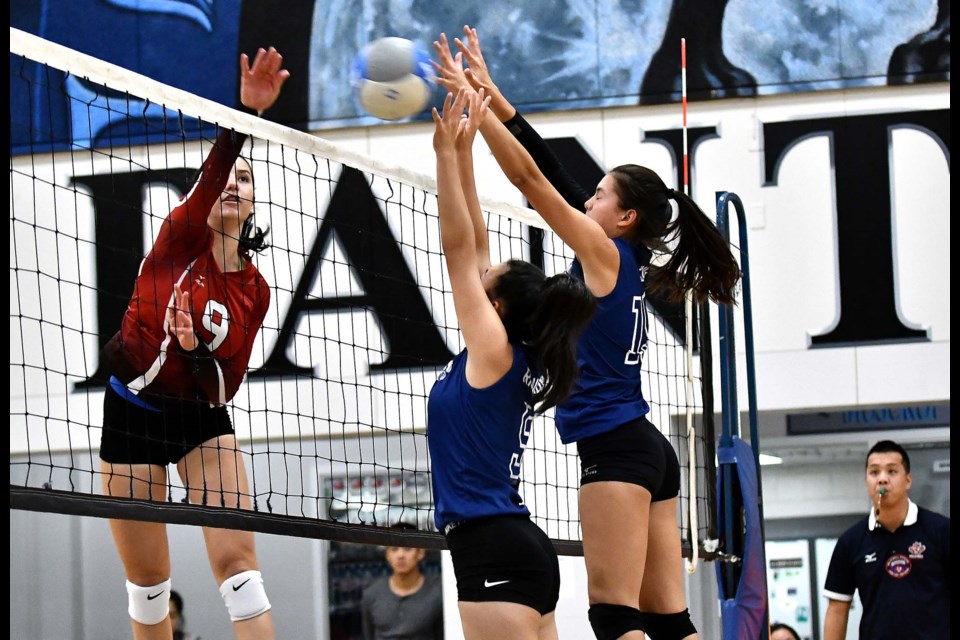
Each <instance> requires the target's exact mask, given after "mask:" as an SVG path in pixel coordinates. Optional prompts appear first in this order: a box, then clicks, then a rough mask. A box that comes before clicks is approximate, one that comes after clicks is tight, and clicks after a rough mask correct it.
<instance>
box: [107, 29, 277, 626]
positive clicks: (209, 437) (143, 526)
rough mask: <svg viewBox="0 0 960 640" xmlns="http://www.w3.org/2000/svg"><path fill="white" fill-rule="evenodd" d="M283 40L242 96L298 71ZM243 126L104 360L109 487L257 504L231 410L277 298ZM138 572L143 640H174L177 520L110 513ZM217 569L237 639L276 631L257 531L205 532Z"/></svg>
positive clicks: (249, 103) (167, 224)
mask: <svg viewBox="0 0 960 640" xmlns="http://www.w3.org/2000/svg"><path fill="white" fill-rule="evenodd" d="M282 64H283V58H282V57H281V56H280V54H279V53H277V51H276V49H274V48H272V47H271V48H270V50H269V51H265V50H263V49H260V50H259V51H258V52H257V55H256V57H255V58H254V60H253V64H252V66H251V64H250V61H249V60H248V58H247V56H246V55H242V56H241V57H240V70H241V71H240V101H241V103H242V104H243V105H244V106H245V107H247V108H248V109H253V110H256V111H257V112H258V113H262V112H263V111H264V110H266V109H268V108H269V107H270V106H272V105H273V103H274V102H275V101H276V99H277V97H278V96H279V94H280V88H281V87H282V85H283V83H284V82H285V81H286V79H287V78H288V77H289V75H290V74H289V72H288V71H286V70H285V69H282V68H281V67H282ZM245 139H246V136H245V135H242V134H238V133H236V132H233V131H226V130H221V131H220V133H219V135H218V136H217V141H216V143H215V144H214V147H213V148H212V149H211V150H210V153H209V155H208V156H207V159H206V160H205V161H204V163H203V166H202V168H201V170H200V177H199V179H198V181H197V184H196V185H195V186H194V187H193V189H192V190H191V191H190V193H189V194H188V195H187V196H186V197H184V198H183V199H181V201H180V202H179V203H178V205H177V207H176V208H175V209H174V210H173V211H172V212H171V213H170V215H169V216H168V217H167V219H166V220H165V221H164V223H163V225H162V228H161V230H160V233H159V235H158V237H157V240H156V242H155V244H154V246H153V248H152V250H151V251H150V253H149V254H148V255H147V257H146V258H145V259H144V261H143V263H142V265H141V266H140V273H139V274H138V276H137V281H136V285H135V287H134V292H133V297H132V298H131V299H130V304H129V305H128V307H127V311H126V313H125V315H124V318H123V323H122V327H121V329H120V331H119V332H118V333H117V335H115V336H114V337H113V338H112V339H111V340H110V341H109V342H108V343H107V345H106V347H105V348H104V352H103V356H102V357H103V358H104V359H105V363H106V365H107V368H108V370H109V371H110V372H111V373H112V374H113V375H112V376H111V379H110V385H109V387H108V388H107V390H106V393H105V394H104V424H103V435H102V440H101V446H100V458H101V470H102V471H103V486H104V492H105V493H106V494H108V495H110V496H121V497H129V498H139V499H152V500H157V501H164V500H166V499H167V496H166V493H167V467H168V465H169V464H171V463H173V464H176V465H177V472H178V473H179V474H180V478H181V479H182V480H183V483H184V486H185V487H187V489H188V492H187V493H188V497H189V499H190V501H191V502H194V503H204V504H209V505H221V506H224V507H227V508H241V509H249V508H250V506H251V504H250V490H249V484H248V482H247V475H246V470H245V469H244V465H243V461H242V459H241V457H240V452H239V451H238V449H237V443H236V437H235V436H234V431H233V426H232V425H231V423H230V417H229V414H228V413H227V409H226V406H225V405H226V403H227V402H229V401H230V400H231V399H232V398H233V396H234V394H236V392H237V389H238V388H239V387H240V383H241V382H242V381H243V377H244V374H245V373H246V369H247V364H248V360H249V357H250V351H251V349H252V346H253V342H254V339H255V338H256V335H257V331H259V329H260V326H261V324H262V323H263V319H264V316H265V315H266V312H267V307H268V306H269V303H270V289H269V287H268V285H267V282H266V281H265V280H264V278H263V276H261V275H260V272H259V271H257V268H256V267H255V266H254V265H253V263H252V262H251V261H250V252H251V251H259V250H262V249H263V248H264V247H265V243H264V235H265V234H264V232H263V231H261V230H260V229H257V228H256V226H255V225H254V224H253V220H252V219H251V216H252V215H253V173H252V171H251V167H250V164H249V163H248V162H247V161H246V160H245V159H243V158H241V157H240V150H241V147H242V146H243V143H244V141H245ZM110 526H111V529H112V531H113V538H114V541H115V542H116V545H117V550H118V552H119V554H120V559H121V560H122V561H123V566H124V569H125V572H126V577H127V593H128V599H129V606H128V612H129V614H130V617H131V618H132V625H133V635H134V638H136V639H137V640H152V639H155V638H164V639H169V638H170V637H171V634H172V630H171V626H170V619H169V616H168V611H169V606H168V601H169V599H170V588H171V582H170V553H169V547H168V544H167V532H166V525H165V524H163V523H155V522H137V521H130V520H111V521H110ZM203 534H204V539H205V541H206V546H207V554H208V556H209V558H210V566H211V568H212V569H213V573H214V577H215V578H216V580H217V583H218V584H220V594H221V595H222V596H223V599H224V603H225V604H226V607H227V611H228V613H229V614H230V619H231V620H232V621H233V629H234V633H235V635H236V637H237V638H240V639H247V638H251V639H252V638H257V639H268V640H269V639H271V638H273V637H274V628H273V617H272V614H271V613H270V612H269V610H270V602H269V600H268V599H267V595H266V592H265V590H264V588H263V580H262V578H261V575H260V572H259V571H258V565H257V558H256V551H255V549H254V538H253V532H250V531H235V530H227V529H214V528H209V527H205V528H204V529H203Z"/></svg>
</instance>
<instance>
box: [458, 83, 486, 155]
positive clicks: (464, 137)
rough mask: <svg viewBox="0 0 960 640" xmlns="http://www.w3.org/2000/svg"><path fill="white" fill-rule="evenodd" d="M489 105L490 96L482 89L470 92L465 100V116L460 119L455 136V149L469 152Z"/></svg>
mask: <svg viewBox="0 0 960 640" xmlns="http://www.w3.org/2000/svg"><path fill="white" fill-rule="evenodd" d="M489 105H490V96H488V95H486V91H485V90H484V89H482V88H481V89H480V91H470V92H469V94H468V98H467V114H468V115H467V116H466V117H462V118H460V128H459V132H458V135H457V148H458V149H463V150H469V149H472V147H473V140H474V138H476V137H477V131H479V130H480V125H481V124H482V123H483V118H484V117H485V116H486V114H487V111H488V109H487V107H488V106H489Z"/></svg>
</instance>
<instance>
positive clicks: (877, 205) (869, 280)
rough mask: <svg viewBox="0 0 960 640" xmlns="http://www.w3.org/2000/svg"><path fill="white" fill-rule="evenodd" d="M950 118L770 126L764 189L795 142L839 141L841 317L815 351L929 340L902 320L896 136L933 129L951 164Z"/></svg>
mask: <svg viewBox="0 0 960 640" xmlns="http://www.w3.org/2000/svg"><path fill="white" fill-rule="evenodd" d="M949 115H950V112H949V110H946V109H941V110H936V111H910V112H902V113H885V114H880V115H865V116H848V117H843V118H823V119H817V120H797V121H791V122H777V123H771V124H764V125H763V140H764V165H765V170H766V175H767V182H766V184H765V186H771V185H776V184H777V171H778V169H779V167H780V161H781V160H782V159H783V157H784V155H785V154H786V153H787V151H788V150H789V149H790V148H791V147H792V146H793V145H794V144H796V143H797V142H799V141H800V140H802V139H804V138H808V137H810V136H813V135H817V134H826V135H830V136H832V140H833V144H832V154H833V157H832V158H831V159H830V160H831V163H832V165H833V167H834V171H835V180H834V183H835V184H836V203H837V247H838V254H839V263H840V264H839V268H840V319H839V321H838V322H837V326H836V327H834V328H833V330H831V331H829V332H828V333H826V334H824V335H819V336H813V338H812V342H813V345H814V346H837V345H840V344H851V343H870V342H886V341H904V340H922V339H926V332H924V331H920V330H917V329H910V328H909V327H906V326H904V324H903V322H901V321H900V318H899V317H898V316H897V308H896V292H895V291H894V279H893V275H894V274H893V230H892V213H891V197H890V192H891V185H890V149H889V147H890V131H891V130H892V129H894V128H897V127H913V128H919V129H924V130H926V131H929V132H930V133H931V134H932V135H933V136H935V137H937V138H939V141H940V143H941V145H942V146H943V147H944V148H945V151H946V154H947V159H948V160H949V157H950V122H949ZM944 188H948V185H944Z"/></svg>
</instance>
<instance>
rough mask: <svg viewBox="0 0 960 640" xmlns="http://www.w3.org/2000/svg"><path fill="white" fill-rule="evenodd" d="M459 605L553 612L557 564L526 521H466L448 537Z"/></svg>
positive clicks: (546, 544)
mask: <svg viewBox="0 0 960 640" xmlns="http://www.w3.org/2000/svg"><path fill="white" fill-rule="evenodd" d="M447 548H449V549H450V556H451V558H452V560H453V571H454V574H455V575H456V577H457V599H458V600H459V601H460V602H515V603H517V604H522V605H525V606H527V607H530V608H531V609H536V610H537V611H539V612H540V615H546V614H548V613H550V612H551V611H553V610H554V609H556V608H557V600H559V599H560V562H559V561H558V560H557V552H556V551H555V550H554V548H553V545H552V544H551V543H550V539H549V538H548V537H547V534H545V533H544V532H543V530H542V529H540V527H538V526H537V525H535V524H534V523H533V521H532V520H531V519H530V518H529V517H527V516H492V517H489V518H478V519H476V520H468V521H466V522H464V523H462V524H459V525H457V526H456V527H455V528H454V529H453V530H452V531H450V533H448V534H447Z"/></svg>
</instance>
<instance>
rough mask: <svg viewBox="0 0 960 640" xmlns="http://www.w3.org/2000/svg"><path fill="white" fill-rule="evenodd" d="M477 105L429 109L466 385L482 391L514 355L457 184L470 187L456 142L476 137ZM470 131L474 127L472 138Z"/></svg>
mask: <svg viewBox="0 0 960 640" xmlns="http://www.w3.org/2000/svg"><path fill="white" fill-rule="evenodd" d="M468 100H470V102H471V109H470V115H469V117H467V118H464V117H462V116H463V110H464V107H465V105H466V104H467V102H468ZM480 100H481V96H479V95H477V94H475V93H468V92H467V91H465V90H460V91H458V92H457V97H456V98H454V97H453V95H452V94H448V95H447V98H446V100H445V101H444V105H443V115H440V114H439V113H438V112H437V110H436V108H434V109H433V121H434V125H435V129H434V135H433V148H434V151H435V152H436V154H437V208H438V210H439V216H440V243H441V245H442V247H443V254H444V258H445V259H446V263H447V272H448V273H449V275H450V286H451V288H452V289H453V302H454V306H455V308H456V310H457V319H458V320H459V322H460V330H461V331H462V332H463V339H464V342H465V343H466V345H467V352H468V356H467V380H468V381H469V382H470V384H471V385H473V386H475V387H479V388H482V387H486V386H489V385H491V384H493V383H494V382H496V381H497V380H499V379H500V378H501V377H502V376H503V374H504V373H506V372H507V371H508V370H509V368H510V365H511V363H512V362H513V350H512V348H511V347H510V343H509V342H508V340H507V332H506V329H504V327H503V323H502V322H500V317H499V316H498V315H497V312H496V310H495V309H494V308H493V305H491V304H490V300H489V299H488V298H487V294H486V292H485V291H484V289H483V283H482V282H481V279H480V278H481V274H480V271H479V267H478V258H477V242H476V239H475V231H474V229H475V224H474V221H473V220H472V219H471V215H470V211H469V208H468V206H467V201H466V197H465V195H464V189H463V184H462V182H461V176H463V178H464V179H466V180H468V181H470V182H473V179H474V178H473V175H472V172H470V173H469V174H468V175H467V174H465V173H464V171H462V170H461V169H460V168H459V167H458V164H459V163H458V156H459V155H460V153H459V152H458V151H457V137H458V135H466V136H469V137H470V138H471V139H472V137H473V136H474V135H475V132H476V128H477V127H478V126H479V123H480V121H481V120H482V119H483V118H482V116H483V112H484V110H485V108H486V105H485V104H484V103H483V102H481V101H480ZM470 128H473V132H472V133H471V132H470V131H469V129H470ZM477 209H478V210H479V205H478V207H477Z"/></svg>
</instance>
